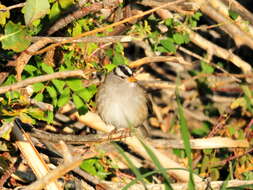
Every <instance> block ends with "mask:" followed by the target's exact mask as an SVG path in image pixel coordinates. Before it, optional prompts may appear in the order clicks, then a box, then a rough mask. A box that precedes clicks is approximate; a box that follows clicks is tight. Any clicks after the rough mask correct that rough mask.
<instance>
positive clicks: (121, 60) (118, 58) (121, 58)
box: [112, 53, 125, 65]
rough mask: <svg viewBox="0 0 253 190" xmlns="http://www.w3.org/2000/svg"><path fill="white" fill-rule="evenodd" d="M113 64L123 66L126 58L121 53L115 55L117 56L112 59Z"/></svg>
mask: <svg viewBox="0 0 253 190" xmlns="http://www.w3.org/2000/svg"><path fill="white" fill-rule="evenodd" d="M112 64H114V65H122V64H125V59H124V56H122V55H121V54H119V53H115V55H114V56H113V58H112Z"/></svg>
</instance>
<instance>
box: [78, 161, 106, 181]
mask: <svg viewBox="0 0 253 190" xmlns="http://www.w3.org/2000/svg"><path fill="white" fill-rule="evenodd" d="M80 168H81V169H82V170H84V171H86V172H88V173H90V174H91V175H95V176H98V177H99V178H100V179H105V178H106V177H107V176H108V175H109V174H110V173H109V172H106V170H105V168H104V166H103V165H102V164H101V162H100V160H99V159H98V158H90V159H86V160H84V161H83V162H82V164H81V165H80Z"/></svg>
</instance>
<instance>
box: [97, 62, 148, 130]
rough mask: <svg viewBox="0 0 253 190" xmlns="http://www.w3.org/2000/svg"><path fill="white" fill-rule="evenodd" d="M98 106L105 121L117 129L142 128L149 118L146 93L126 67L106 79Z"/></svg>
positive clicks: (100, 90) (98, 95) (119, 68)
mask: <svg viewBox="0 0 253 190" xmlns="http://www.w3.org/2000/svg"><path fill="white" fill-rule="evenodd" d="M96 104H97V111H98V114H99V115H100V117H101V118H102V119H103V121H104V122H105V123H107V124H111V125H114V126H115V127H116V128H117V129H120V128H128V127H138V126H142V124H143V122H144V121H145V120H146V119H147V116H148V106H147V96H146V94H145V91H144V89H142V88H141V87H140V86H139V85H138V83H137V82H136V79H135V78H134V77H133V72H132V70H131V69H130V68H129V67H128V66H126V65H119V66H117V67H116V68H115V69H114V70H113V71H112V72H111V73H109V74H108V75H107V76H106V77H105V79H104V81H103V82H102V84H101V85H100V87H99V88H98V92H97V95H96Z"/></svg>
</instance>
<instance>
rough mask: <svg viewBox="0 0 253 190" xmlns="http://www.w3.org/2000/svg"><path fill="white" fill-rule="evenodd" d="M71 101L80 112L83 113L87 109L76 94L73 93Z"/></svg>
mask: <svg viewBox="0 0 253 190" xmlns="http://www.w3.org/2000/svg"><path fill="white" fill-rule="evenodd" d="M73 102H74V104H75V106H76V108H77V110H78V112H79V113H80V114H85V113H86V112H87V111H88V109H87V106H86V104H85V103H84V102H83V100H82V99H81V98H80V97H79V96H77V95H76V94H73Z"/></svg>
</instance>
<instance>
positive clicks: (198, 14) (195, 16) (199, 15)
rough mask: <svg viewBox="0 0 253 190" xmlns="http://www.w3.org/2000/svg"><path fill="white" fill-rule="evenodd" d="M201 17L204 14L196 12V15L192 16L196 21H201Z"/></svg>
mask: <svg viewBox="0 0 253 190" xmlns="http://www.w3.org/2000/svg"><path fill="white" fill-rule="evenodd" d="M201 16H202V13H201V12H196V13H195V14H194V15H193V16H192V18H194V19H195V20H199V19H200V17H201Z"/></svg>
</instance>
